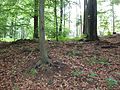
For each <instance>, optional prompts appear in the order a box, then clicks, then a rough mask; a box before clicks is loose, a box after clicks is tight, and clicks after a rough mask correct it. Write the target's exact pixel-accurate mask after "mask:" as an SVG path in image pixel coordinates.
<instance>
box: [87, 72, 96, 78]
mask: <svg viewBox="0 0 120 90" xmlns="http://www.w3.org/2000/svg"><path fill="white" fill-rule="evenodd" d="M96 76H98V75H97V74H96V73H94V72H91V73H90V74H89V77H96Z"/></svg>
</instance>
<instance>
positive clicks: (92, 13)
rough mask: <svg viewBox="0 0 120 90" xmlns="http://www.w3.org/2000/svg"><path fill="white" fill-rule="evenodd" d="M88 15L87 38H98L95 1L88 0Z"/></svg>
mask: <svg viewBox="0 0 120 90" xmlns="http://www.w3.org/2000/svg"><path fill="white" fill-rule="evenodd" d="M87 10H88V16H87V24H88V28H87V29H88V30H87V32H88V33H87V39H88V40H98V36H97V1H96V0H88V6H87Z"/></svg>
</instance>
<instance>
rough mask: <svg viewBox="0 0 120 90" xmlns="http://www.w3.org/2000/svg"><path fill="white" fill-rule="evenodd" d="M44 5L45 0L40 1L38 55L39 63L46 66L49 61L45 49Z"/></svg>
mask: <svg viewBox="0 0 120 90" xmlns="http://www.w3.org/2000/svg"><path fill="white" fill-rule="evenodd" d="M44 3H45V0H40V7H39V15H40V16H39V17H40V18H39V22H40V23H39V26H40V54H41V63H42V64H48V63H50V60H49V58H48V54H47V50H46V47H45V30H44V29H45V27H44Z"/></svg>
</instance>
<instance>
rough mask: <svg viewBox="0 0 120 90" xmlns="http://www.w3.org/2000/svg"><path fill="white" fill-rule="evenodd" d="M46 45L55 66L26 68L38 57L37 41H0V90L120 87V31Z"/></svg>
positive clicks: (103, 89) (108, 89)
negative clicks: (90, 40) (89, 39)
mask: <svg viewBox="0 0 120 90" xmlns="http://www.w3.org/2000/svg"><path fill="white" fill-rule="evenodd" d="M47 48H48V53H49V58H50V59H51V60H52V62H53V63H54V66H49V65H43V66H42V67H39V68H37V69H36V70H35V69H33V68H31V70H28V69H29V68H30V67H32V66H33V65H34V64H35V63H36V62H37V61H38V60H40V51H39V43H38V42H36V41H34V40H18V41H16V42H0V90H120V35H114V36H110V37H104V38H100V41H94V42H80V41H69V42H56V41H48V45H47Z"/></svg>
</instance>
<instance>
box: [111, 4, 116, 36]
mask: <svg viewBox="0 0 120 90" xmlns="http://www.w3.org/2000/svg"><path fill="white" fill-rule="evenodd" d="M112 18H113V34H115V33H116V32H115V11H114V4H113V3H112Z"/></svg>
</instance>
